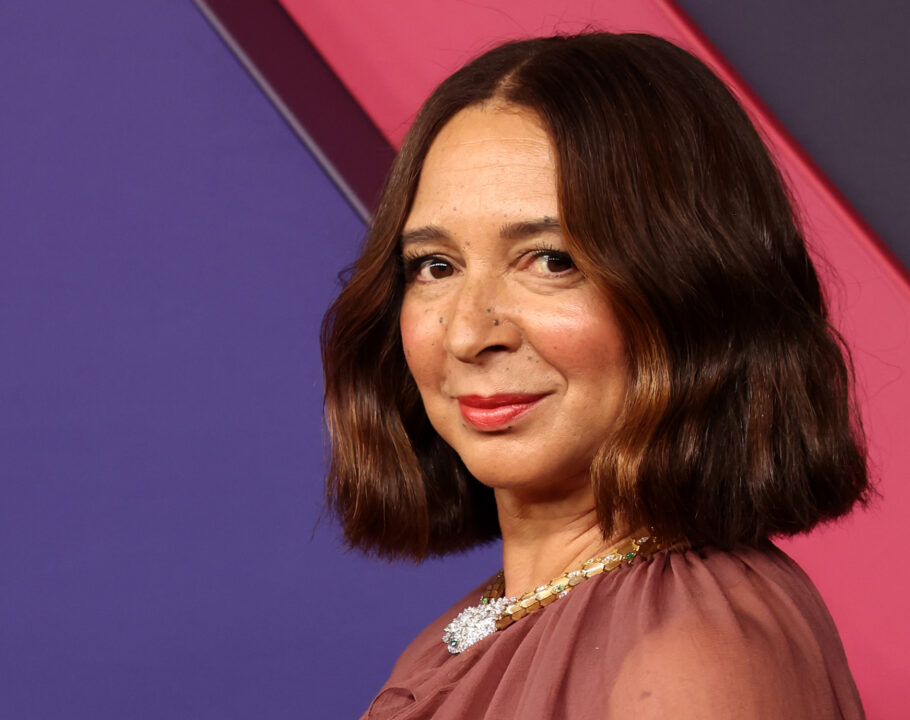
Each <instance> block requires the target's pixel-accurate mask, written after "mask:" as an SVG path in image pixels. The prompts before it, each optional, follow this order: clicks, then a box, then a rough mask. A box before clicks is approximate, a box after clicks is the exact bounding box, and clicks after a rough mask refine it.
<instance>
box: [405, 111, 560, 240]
mask: <svg viewBox="0 0 910 720" xmlns="http://www.w3.org/2000/svg"><path fill="white" fill-rule="evenodd" d="M453 207H454V208H455V209H457V211H458V212H459V213H470V212H497V213H501V214H509V215H511V214H513V213H521V212H532V211H533V212H536V213H538V214H543V213H550V214H553V215H555V214H556V211H557V208H556V165H555V156H554V152H553V147H552V144H551V142H550V139H549V136H548V135H547V132H546V130H545V129H544V127H543V123H542V122H541V121H540V119H539V118H538V116H537V115H536V114H535V113H533V112H532V111H530V110H525V109H523V108H517V107H515V106H504V105H484V106H472V107H469V108H465V109H464V110H461V111H460V112H459V113H457V114H456V115H455V116H453V117H452V119H451V120H450V121H449V122H448V123H447V124H446V125H445V126H444V127H443V129H442V130H441V131H440V132H439V134H438V135H437V136H436V139H435V140H434V141H433V144H432V145H431V146H430V150H429V152H428V153H427V156H426V158H425V160H424V163H423V166H422V168H421V174H420V180H419V182H418V185H417V194H416V196H415V199H414V205H413V206H412V210H411V218H410V219H409V223H408V224H412V222H410V220H413V221H417V220H419V221H420V222H429V221H436V220H438V218H437V217H436V215H438V214H439V213H440V212H441V211H442V210H443V209H447V210H448V211H450V212H451V211H452V208H453ZM424 216H429V217H424Z"/></svg>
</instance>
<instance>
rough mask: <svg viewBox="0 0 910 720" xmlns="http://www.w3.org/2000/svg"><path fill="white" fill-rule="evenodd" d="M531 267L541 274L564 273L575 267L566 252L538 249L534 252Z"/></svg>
mask: <svg viewBox="0 0 910 720" xmlns="http://www.w3.org/2000/svg"><path fill="white" fill-rule="evenodd" d="M532 257H533V260H532V263H531V268H532V269H533V270H534V271H535V272H538V273H540V274H541V275H565V274H567V273H568V272H570V271H571V270H573V269H574V268H575V263H574V262H572V258H571V257H569V254H568V253H564V252H561V251H559V250H550V249H545V248H544V249H540V250H537V251H535V252H534V254H533V256H532Z"/></svg>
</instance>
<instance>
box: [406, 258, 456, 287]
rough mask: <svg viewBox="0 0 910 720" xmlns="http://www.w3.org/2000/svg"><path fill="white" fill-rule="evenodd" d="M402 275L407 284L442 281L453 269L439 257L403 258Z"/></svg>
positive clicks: (446, 261)
mask: <svg viewBox="0 0 910 720" xmlns="http://www.w3.org/2000/svg"><path fill="white" fill-rule="evenodd" d="M403 262H404V275H405V279H406V280H407V281H408V282H412V281H415V280H416V281H417V282H433V281H434V280H443V279H445V278H447V277H449V276H451V275H452V274H453V273H454V272H455V268H454V266H453V265H452V263H450V262H449V261H448V260H446V259H445V258H443V257H440V256H439V255H421V256H418V257H411V258H408V257H405V258H403Z"/></svg>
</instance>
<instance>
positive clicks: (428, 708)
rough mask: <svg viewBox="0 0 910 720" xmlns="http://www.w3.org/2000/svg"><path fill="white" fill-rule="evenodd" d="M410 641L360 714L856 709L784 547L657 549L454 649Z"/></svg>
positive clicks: (627, 714) (835, 646) (437, 627)
mask: <svg viewBox="0 0 910 720" xmlns="http://www.w3.org/2000/svg"><path fill="white" fill-rule="evenodd" d="M474 602H476V598H475V597H474V594H472V595H471V596H469V597H468V598H466V599H465V600H464V601H462V602H460V603H458V604H457V605H456V606H455V607H453V608H452V610H451V611H449V612H448V613H446V614H444V615H443V616H442V617H440V618H439V619H438V620H437V621H436V622H434V623H433V624H432V625H430V627H428V628H427V629H426V630H425V631H424V632H423V633H421V635H420V636H418V638H417V639H416V640H415V641H414V642H413V643H411V645H410V646H409V648H408V649H407V650H406V651H405V653H404V654H403V655H402V657H401V659H400V660H399V661H398V663H397V664H396V666H395V669H394V670H393V673H392V676H391V677H390V678H389V681H388V682H387V683H386V685H385V686H384V687H383V689H382V691H381V692H380V693H379V695H378V696H377V697H376V699H375V700H374V702H373V704H372V705H371V706H370V709H369V710H368V712H367V714H366V715H365V716H364V717H367V718H381V719H383V720H392V719H393V718H394V720H418V719H420V720H429V719H430V718H433V719H434V720H455V718H459V719H460V718H490V719H491V720H492V719H493V718H495V719H496V720H508V719H510V718H516V719H517V718H523V719H524V718H528V717H533V718H565V719H566V720H570V719H575V718H585V719H587V718H623V719H624V720H625V719H626V718H640V719H642V720H650V719H651V718H654V719H656V718H668V717H672V718H680V719H683V720H685V719H687V718H693V719H694V718H699V719H707V720H713V719H714V718H717V719H720V718H731V717H735V718H739V719H743V720H751V719H752V718H802V719H806V720H812V719H815V718H818V719H819V720H821V719H822V718H825V719H826V720H827V719H829V718H848V719H849V720H859V719H861V718H863V717H864V714H863V709H862V705H861V703H860V699H859V695H858V693H857V690H856V686H855V685H854V683H853V679H852V677H851V675H850V671H849V668H848V666H847V660H846V657H845V655H844V651H843V647H842V646H841V642H840V639H839V637H838V634H837V630H836V628H835V627H834V624H833V622H832V620H831V617H830V615H829V613H828V611H827V609H826V608H825V605H824V603H823V601H822V599H821V597H820V596H819V594H818V592H817V591H816V589H815V587H814V586H813V585H812V583H811V581H810V580H809V578H808V577H807V576H806V575H805V573H803V572H802V570H800V568H799V567H798V566H797V565H796V564H795V563H794V562H793V561H792V560H790V559H789V558H788V557H787V556H786V555H784V554H783V553H782V552H780V551H779V550H777V549H776V548H774V547H773V546H771V545H769V546H768V547H767V548H765V549H743V550H739V551H735V552H721V551H717V550H711V549H706V550H700V551H695V550H684V551H664V552H661V553H657V554H656V555H653V556H651V557H650V558H645V559H639V560H638V561H637V562H636V563H635V564H634V565H632V566H624V567H621V568H619V569H617V570H616V571H614V572H612V573H610V574H606V575H600V576H598V577H596V578H593V579H591V580H588V581H586V582H584V583H582V584H580V585H578V586H577V587H576V588H575V589H574V590H573V591H572V592H571V593H570V594H569V595H568V597H566V598H563V599H561V600H558V601H557V602H554V603H552V604H551V605H549V606H547V607H546V608H544V609H542V610H540V611H539V612H537V613H535V614H533V615H529V616H528V617H526V618H523V619H522V620H520V621H518V622H516V623H515V624H514V625H512V626H510V627H509V628H506V629H505V630H504V631H501V632H498V633H494V634H493V635H490V636H489V637H487V638H485V639H483V640H481V641H480V642H479V643H477V644H476V645H475V646H473V647H471V648H469V649H468V650H466V651H465V652H463V653H461V654H459V655H450V654H449V653H448V651H447V650H446V649H445V647H444V646H443V643H442V641H441V636H442V628H443V627H444V626H445V624H446V623H448V622H449V620H451V618H452V617H453V616H454V614H456V613H457V612H458V611H459V610H460V609H461V608H462V607H464V606H465V605H467V604H473V603H474Z"/></svg>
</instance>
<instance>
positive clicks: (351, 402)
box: [322, 33, 870, 559]
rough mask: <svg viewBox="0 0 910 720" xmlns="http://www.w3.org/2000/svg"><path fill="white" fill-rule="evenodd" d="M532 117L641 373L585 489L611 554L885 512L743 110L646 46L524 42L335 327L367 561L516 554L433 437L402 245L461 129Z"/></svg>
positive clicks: (395, 206) (326, 341)
mask: <svg viewBox="0 0 910 720" xmlns="http://www.w3.org/2000/svg"><path fill="white" fill-rule="evenodd" d="M490 101H495V102H498V103H506V104H511V105H514V106H518V107H521V108H526V109H530V110H532V111H533V112H535V113H536V114H537V115H538V116H539V118H540V119H541V121H542V122H543V125H544V127H546V129H547V130H548V132H549V135H550V139H551V141H552V143H553V147H554V149H555V153H556V164H557V178H558V179H557V185H558V187H557V196H558V202H559V209H560V220H561V222H562V224H563V231H564V234H565V238H566V245H567V249H568V251H569V253H570V255H571V256H572V258H573V260H574V262H575V264H576V265H577V266H578V268H579V269H580V270H581V272H582V273H583V274H584V276H585V277H586V278H587V280H588V281H589V282H592V283H596V284H597V286H598V287H599V288H601V289H602V291H603V292H604V294H605V295H606V296H607V297H608V299H609V300H610V302H611V304H612V306H613V309H614V312H615V314H616V317H617V319H618V321H619V324H620V327H621V328H622V332H623V335H624V340H625V343H626V347H627V352H628V367H629V382H628V388H627V392H626V397H625V401H624V406H623V409H622V412H621V416H620V418H619V420H618V421H617V427H616V428H615V430H614V432H612V433H611V436H610V437H609V438H604V444H603V446H602V448H601V450H600V451H599V452H598V454H597V455H596V457H595V458H594V460H593V463H592V465H591V468H590V477H591V482H592V483H593V485H594V489H595V493H596V497H597V502H598V516H599V519H600V522H601V525H602V529H603V531H604V535H605V536H606V537H610V536H611V535H612V534H613V527H614V521H615V519H616V518H622V519H623V520H624V521H626V522H629V523H631V524H633V526H638V525H639V524H648V525H651V526H653V527H654V528H655V529H656V530H657V531H658V532H659V533H660V534H662V535H663V536H664V537H667V538H679V539H685V540H688V541H689V542H691V543H692V544H693V545H694V546H699V545H706V544H711V545H715V546H718V547H722V548H729V547H732V546H735V545H738V544H759V543H762V542H764V541H765V540H767V539H768V538H769V537H772V536H775V535H789V534H794V533H798V532H802V531H806V530H808V529H810V528H812V527H813V526H814V525H816V524H817V523H819V522H822V521H826V520H831V519H833V518H836V517H838V516H840V515H843V514H844V513H846V512H847V511H848V510H849V509H850V508H851V507H852V506H853V505H854V503H855V502H856V501H857V500H860V501H865V500H866V498H867V494H868V493H869V492H870V491H869V488H868V481H867V476H866V461H865V452H864V445H863V435H862V430H861V426H860V423H859V419H858V416H857V414H856V411H855V407H854V403H853V400H852V386H853V382H852V370H851V367H850V365H849V361H848V359H847V358H848V356H847V354H846V350H845V348H844V347H843V344H842V342H841V341H840V338H839V336H838V334H837V332H836V331H835V330H834V329H833V328H832V327H831V325H830V324H829V321H828V313H827V308H826V304H825V300H824V297H823V295H822V290H821V287H820V285H819V280H818V277H817V275H816V272H815V269H814V268H813V265H812V262H811V260H810V258H809V256H808V254H807V251H806V244H805V242H804V239H803V237H802V234H801V231H800V229H799V223H798V221H797V218H796V215H795V212H794V209H793V206H792V205H791V202H790V200H789V196H788V192H787V190H786V187H785V185H784V183H783V182H782V180H781V177H780V175H779V173H778V171H777V169H776V167H775V166H774V164H773V162H772V160H771V159H770V157H769V154H768V151H767V150H766V148H765V146H764V144H763V143H762V140H761V139H760V138H759V136H758V134H757V133H756V131H755V129H754V127H753V126H752V124H751V122H750V121H749V119H748V117H747V116H746V114H745V112H744V111H743V110H742V108H741V107H740V106H739V104H738V103H737V101H736V100H735V99H734V97H733V96H732V94H731V93H730V92H729V91H728V90H727V88H726V87H725V86H724V85H723V84H722V83H721V82H720V81H719V80H718V79H717V78H716V77H715V76H714V75H713V74H712V73H711V72H710V71H709V70H708V69H707V68H706V67H705V65H704V64H702V62H701V61H699V60H698V59H696V58H695V57H693V56H692V55H690V54H689V53H687V52H685V51H683V50H681V49H679V48H678V47H676V46H674V45H672V44H671V43H669V42H667V41H665V40H662V39H660V38H656V37H651V36H648V35H638V34H622V35H614V34H609V33H590V34H583V35H575V36H568V37H563V36H558V37H550V38H541V39H533V40H527V41H520V42H511V43H508V44H505V45H502V46H500V47H497V48H495V49H493V50H491V51H489V52H487V53H485V54H484V55H482V56H480V57H479V58H477V59H476V60H474V61H472V62H471V63H469V64H468V65H466V66H465V67H463V68H461V69H460V70H458V71H457V72H456V73H455V74H453V75H452V76H450V77H449V78H448V79H446V80H445V81H443V83H442V84H441V85H440V86H439V87H438V88H437V89H436V90H435V91H434V92H433V94H432V95H431V96H430V98H429V99H428V100H427V101H426V103H425V104H424V106H423V107H422V108H421V110H420V112H419V114H418V115H417V118H416V120H415V122H414V124H413V126H412V127H411V129H410V131H409V132H408V134H407V137H406V138H405V140H404V143H403V145H402V148H401V151H400V153H399V154H398V157H397V159H396V160H395V163H394V165H393V167H392V169H391V171H390V174H389V177H388V179H387V181H386V185H385V188H384V190H383V193H382V196H381V199H380V202H379V205H378V209H377V211H376V214H375V217H374V219H373V221H372V224H371V225H370V228H369V232H368V235H367V238H366V240H365V244H364V246H363V248H362V252H361V255H360V257H359V259H358V260H357V261H356V262H355V263H354V265H353V266H352V267H351V268H350V269H349V271H348V275H347V280H346V283H345V286H344V288H343V289H342V291H341V293H340V295H339V296H338V298H337V299H336V300H335V302H334V303H333V304H332V306H331V308H330V309H329V310H328V312H327V314H326V316H325V319H324V321H323V328H322V352H323V364H324V371H325V393H326V395H325V409H326V416H327V423H328V427H329V432H330V436H331V458H330V467H329V471H328V480H327V494H328V500H329V503H330V506H331V507H332V509H333V510H334V511H335V512H336V513H337V515H338V517H339V518H340V520H341V523H342V525H343V527H344V531H345V535H346V537H347V539H348V542H349V543H350V544H351V545H352V546H354V547H358V548H361V549H364V550H367V551H371V552H375V553H378V554H380V555H384V556H388V557H409V558H414V559H420V558H423V557H425V556H427V555H439V554H444V553H448V552H453V551H459V550H464V549H467V548H470V547H472V546H474V545H476V544H478V543H482V542H485V541H489V540H491V539H494V538H496V537H498V535H499V525H498V520H497V514H496V507H495V503H494V499H493V493H492V490H490V489H489V488H487V487H486V486H484V485H482V484H481V483H480V482H478V481H477V480H476V479H475V478H473V477H472V476H471V475H470V473H469V472H468V471H467V469H466V468H465V466H464V464H463V463H462V462H461V460H460V459H459V457H458V455H457V454H456V453H455V451H454V450H452V448H451V447H449V446H448V445H447V444H446V443H445V442H444V441H443V440H442V439H441V438H440V437H439V435H438V434H437V433H436V432H435V430H434V429H433V427H432V426H431V425H430V423H429V421H428V419H427V416H426V413H425V412H424V409H423V405H422V403H421V399H420V396H419V394H418V391H417V387H416V385H415V383H414V381H413V379H412V378H411V376H410V373H409V371H408V369H407V366H406V364H405V358H404V353H403V351H402V345H401V335H400V329H399V310H400V307H401V303H402V297H403V293H404V289H405V277H404V271H403V268H402V263H401V259H400V247H399V244H400V234H401V232H402V228H403V227H404V223H405V221H406V219H407V217H408V214H409V212H410V208H411V203H412V201H413V199H414V195H415V191H416V188H417V183H418V179H419V177H420V171H421V165H422V163H423V160H424V158H425V157H426V155H427V152H428V150H429V148H430V145H431V143H432V142H433V140H434V138H435V137H436V135H437V134H438V133H439V131H440V129H441V128H442V127H443V126H444V125H445V124H446V122H448V121H449V120H450V119H451V118H452V117H453V116H454V115H455V114H456V113H457V112H459V111H460V110H462V109H463V108H466V107H469V106H472V105H479V104H483V103H486V102H490Z"/></svg>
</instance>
